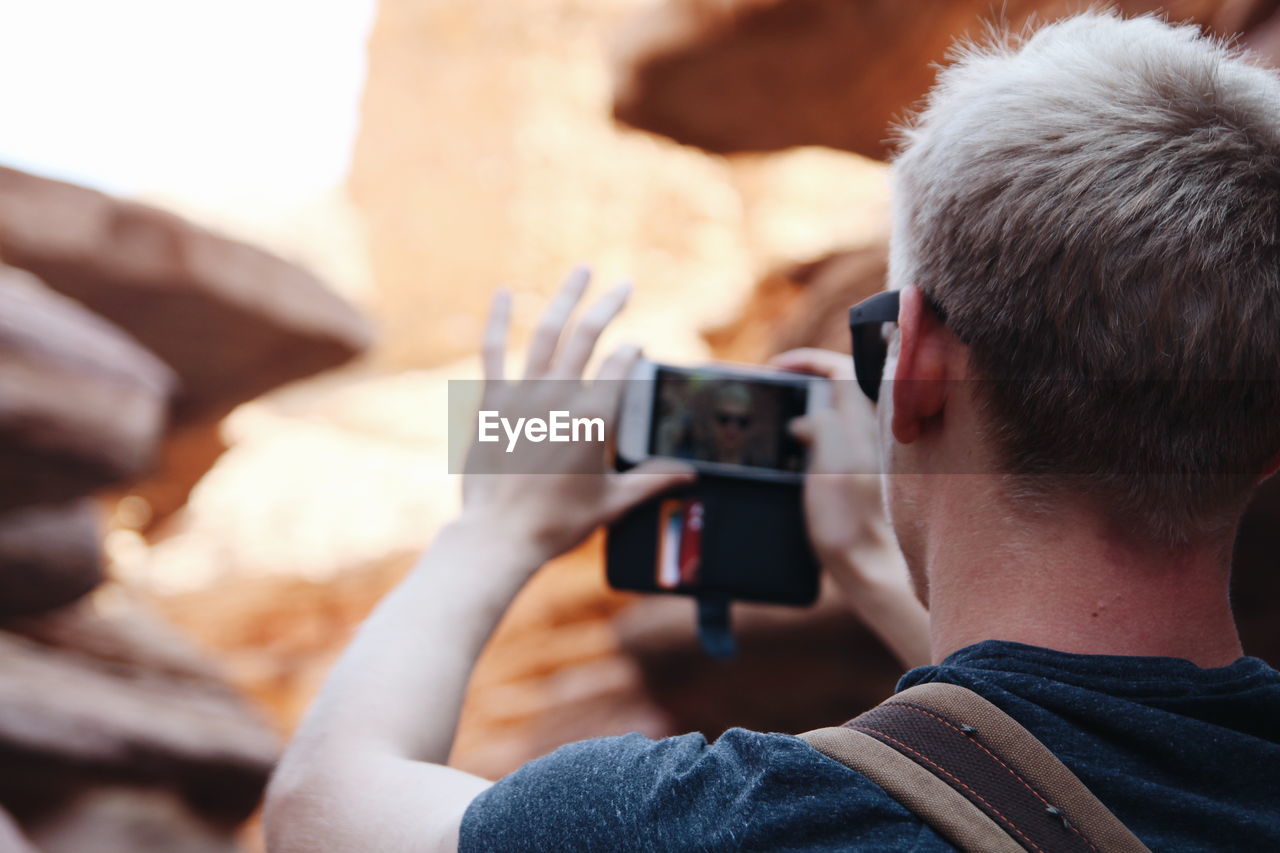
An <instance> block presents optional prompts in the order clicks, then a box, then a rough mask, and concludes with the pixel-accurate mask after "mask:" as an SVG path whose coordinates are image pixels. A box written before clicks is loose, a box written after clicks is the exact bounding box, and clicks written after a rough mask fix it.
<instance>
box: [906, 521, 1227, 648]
mask: <svg viewBox="0 0 1280 853" xmlns="http://www.w3.org/2000/svg"><path fill="white" fill-rule="evenodd" d="M953 497H958V496H953ZM973 497H974V496H970V499H969V500H950V501H946V502H945V505H946V506H947V507H948V509H947V510H946V511H944V512H943V513H942V517H941V518H937V519H935V521H937V522H939V523H938V524H937V525H933V524H931V525H930V528H931V533H930V536H929V542H927V543H924V544H925V548H926V551H927V553H926V554H924V555H922V556H923V557H924V561H925V565H924V569H925V573H926V577H927V580H928V584H929V610H930V641H931V647H932V654H933V659H934V661H939V660H941V659H942V658H944V657H946V656H947V655H949V654H950V653H952V652H954V651H955V650H956V649H959V648H962V647H964V646H967V645H970V644H972V643H976V642H980V641H982V640H990V639H995V640H1011V641H1015V642H1020V643H1027V644H1029V645H1035V646H1043V647H1047V648H1052V649H1058V650H1060V651H1065V652H1075V653H1078V654H1110V655H1152V656H1160V657H1178V658H1186V659H1187V660H1190V661H1192V662H1193V663H1195V664H1197V665H1199V666H1202V667H1212V666H1224V665H1226V664H1229V663H1231V662H1232V661H1234V660H1236V659H1237V658H1239V657H1240V656H1241V654H1242V653H1243V652H1242V650H1241V646H1240V638H1239V635H1238V634H1237V632H1236V627H1235V621H1234V619H1233V618H1232V615H1231V606H1230V601H1229V597H1228V585H1229V580H1230V545H1231V543H1230V541H1229V539H1228V540H1227V541H1219V542H1214V543H1211V544H1207V545H1200V546H1196V547H1190V548H1185V549H1178V550H1173V551H1167V550H1166V551H1163V552H1162V551H1160V550H1159V549H1150V550H1143V549H1139V548H1134V547H1132V546H1129V545H1124V544H1121V543H1120V542H1117V541H1115V540H1114V539H1112V538H1108V537H1107V536H1106V535H1105V534H1103V533H1102V532H1101V531H1100V529H1099V527H1100V526H1099V525H1097V524H1096V523H1092V522H1091V521H1090V519H1089V518H1087V517H1086V515H1085V514H1083V513H1078V514H1059V515H1056V516H1053V517H1051V518H1044V519H1037V520H1034V521H1031V522H1028V521H1027V520H1026V519H1014V518H1012V517H1010V515H1009V514H1008V513H992V512H991V510H992V509H993V506H995V505H998V501H991V500H973V499H972V498H973ZM987 497H990V496H987ZM991 516H997V517H994V518H993V517H991ZM935 530H936V531H937V532H936V534H935V533H933V531H935Z"/></svg>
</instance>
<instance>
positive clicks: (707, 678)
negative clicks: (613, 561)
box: [616, 588, 904, 738]
mask: <svg viewBox="0 0 1280 853" xmlns="http://www.w3.org/2000/svg"><path fill="white" fill-rule="evenodd" d="M832 593H833V590H831V589H830V588H827V589H824V591H823V595H822V596H821V598H820V599H819V602H818V604H817V605H815V606H814V607H813V608H793V607H774V606H768V605H760V604H744V603H740V602H739V603H735V604H734V605H733V606H732V608H733V609H732V621H733V631H734V635H735V637H736V638H737V641H738V655H737V657H735V658H733V659H731V660H716V659H713V658H710V657H708V656H707V655H706V654H705V653H703V651H702V649H701V647H700V645H699V643H698V637H697V628H696V624H697V623H696V615H695V610H694V605H693V602H692V601H691V600H689V599H685V598H682V597H677V596H651V597H647V598H644V599H642V600H640V601H638V602H637V603H636V604H634V605H633V606H632V607H630V608H628V609H627V610H625V611H623V612H622V613H621V614H620V615H619V618H618V620H617V622H616V629H617V632H618V637H619V643H620V645H621V647H622V650H623V652H624V653H625V654H626V655H627V656H628V657H630V658H631V659H632V660H634V661H635V664H636V666H637V667H638V669H639V671H640V674H641V677H642V679H643V683H644V692H645V694H646V695H647V696H648V698H649V701H651V702H653V703H654V704H655V705H657V706H658V707H660V708H661V709H662V710H663V712H664V713H665V714H666V715H667V716H668V718H669V719H670V720H671V724H672V725H673V727H674V730H675V731H679V732H689V731H695V732H702V733H703V734H704V735H706V736H707V737H708V738H714V737H718V736H719V735H720V733H721V732H723V731H724V730H725V729H727V728H729V727H731V726H742V727H743V728H748V729H753V730H755V731H764V732H790V733H795V732H803V731H808V730H809V729H814V728H818V727H820V726H834V725H839V724H840V723H843V722H844V721H845V720H848V719H850V718H852V717H856V716H857V715H858V714H860V713H862V712H863V711H865V710H867V709H868V708H870V707H872V706H873V705H876V704H877V703H879V702H880V701H882V700H883V699H884V698H885V697H886V696H888V695H889V694H890V693H892V692H893V688H894V685H895V684H896V683H897V680H898V678H899V677H901V675H902V673H903V671H904V670H903V668H902V665H901V664H899V663H898V661H897V660H896V659H895V658H894V657H893V655H891V654H890V653H889V651H888V650H886V649H885V647H884V645H883V644H882V643H881V642H880V641H879V640H878V639H877V638H876V637H875V636H874V635H873V634H872V633H871V632H870V631H868V630H867V629H866V628H865V627H863V626H862V624H861V623H860V622H859V621H858V619H857V617H855V616H854V615H853V614H852V613H850V612H849V611H848V609H847V608H845V607H844V606H843V605H841V604H840V603H839V602H838V600H837V599H836V597H835V596H834V595H833V594H832Z"/></svg>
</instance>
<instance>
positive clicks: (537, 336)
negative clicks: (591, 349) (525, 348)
mask: <svg viewBox="0 0 1280 853" xmlns="http://www.w3.org/2000/svg"><path fill="white" fill-rule="evenodd" d="M590 280H591V271H590V270H589V269H587V268H586V267H575V268H574V269H573V270H572V271H571V272H570V273H569V276H568V278H566V279H565V280H564V285H563V286H561V288H560V292H559V293H557V294H556V295H555V297H554V298H553V299H552V300H551V304H550V305H548V306H547V310H546V311H545V312H544V313H543V315H542V319H541V320H539V321H538V327H537V328H536V329H535V330H534V333H533V340H532V341H531V342H530V344H529V358H528V361H526V362H525V368H524V376H525V378H526V379H536V378H538V377H541V376H544V375H545V374H546V373H547V370H548V369H549V368H550V367H551V359H552V357H553V356H554V355H555V352H556V347H557V346H558V345H559V343H560V335H561V333H562V332H563V331H564V327H565V324H566V323H567V322H569V315H570V314H572V313H573V309H574V308H575V307H576V306H577V304H578V302H579V300H581V299H582V294H583V293H584V292H585V291H586V289H587V282H589V281H590Z"/></svg>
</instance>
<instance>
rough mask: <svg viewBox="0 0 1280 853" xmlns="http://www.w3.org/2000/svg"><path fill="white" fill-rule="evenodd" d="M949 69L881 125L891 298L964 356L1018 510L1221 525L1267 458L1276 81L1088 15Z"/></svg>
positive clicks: (1185, 531)
mask: <svg viewBox="0 0 1280 853" xmlns="http://www.w3.org/2000/svg"><path fill="white" fill-rule="evenodd" d="M951 58H952V60H953V61H952V63H951V64H950V65H949V66H948V67H946V68H944V69H943V70H942V71H941V72H940V74H939V78H938V81H937V84H936V85H935V87H934V88H933V90H932V91H931V92H930V94H929V96H928V98H927V100H926V102H925V104H924V106H923V107H922V109H921V110H920V112H919V113H918V114H917V115H916V116H915V117H914V118H913V119H910V120H909V121H908V123H906V124H905V125H904V126H903V127H902V128H900V129H899V141H900V147H899V151H898V153H897V155H896V157H895V158H894V163H893V169H894V178H893V180H894V184H895V193H894V199H893V202H892V205H893V218H894V229H893V235H892V238H891V249H890V267H889V282H890V286H891V287H901V286H903V285H905V284H916V285H918V286H919V287H920V288H921V289H922V290H923V291H924V293H925V294H926V296H927V297H928V298H929V300H930V301H931V302H932V303H933V304H934V305H935V306H937V308H938V310H939V312H940V313H941V314H942V315H943V316H944V317H945V320H946V324H947V326H948V328H950V329H951V330H952V331H953V332H954V333H955V334H956V336H957V337H958V338H959V339H960V340H962V341H963V342H964V343H966V344H967V345H968V348H969V356H970V363H971V366H972V368H973V372H974V373H975V374H976V375H977V376H978V377H980V380H981V381H980V382H979V385H980V386H981V390H980V393H979V394H978V395H977V398H978V400H979V402H980V404H981V406H980V411H981V413H982V416H981V421H982V425H983V431H984V436H986V438H988V439H989V440H990V443H991V447H992V448H993V449H994V450H995V452H996V458H997V460H998V464H999V465H1000V470H1001V472H1002V473H1003V474H1005V475H1006V476H1007V477H1009V478H1010V481H1011V482H1012V483H1013V484H1014V486H1015V488H1014V490H1013V493H1014V494H1017V495H1020V496H1022V498H1023V499H1024V501H1023V502H1024V503H1026V504H1027V505H1029V506H1033V507H1034V505H1036V503H1037V501H1036V500H1035V499H1036V498H1048V499H1050V500H1049V501H1048V502H1047V503H1049V504H1051V503H1052V502H1053V500H1056V498H1057V497H1060V496H1062V495H1076V496H1079V495H1084V496H1085V497H1087V498H1089V499H1090V500H1092V501H1093V502H1094V504H1096V505H1097V507H1098V508H1099V509H1101V510H1102V511H1103V514H1104V516H1106V517H1109V518H1111V519H1112V520H1113V521H1114V522H1115V523H1116V526H1117V529H1121V530H1125V531H1129V532H1130V533H1131V535H1132V536H1134V537H1141V538H1143V539H1144V540H1147V541H1151V542H1155V543H1159V544H1164V545H1170V546H1176V545H1180V544H1185V543H1187V542H1190V541H1193V540H1195V539H1197V538H1199V537H1202V536H1206V535H1212V534H1215V533H1222V532H1226V531H1229V530H1230V529H1231V527H1232V526H1233V525H1234V524H1235V523H1236V521H1237V520H1238V517H1239V514H1240V513H1241V512H1242V511H1243V507H1244V504H1245V502H1246V501H1247V500H1248V497H1249V495H1250V494H1251V493H1252V491H1253V489H1254V487H1255V486H1256V484H1257V482H1258V480H1259V477H1260V476H1261V474H1262V472H1263V470H1264V468H1265V466H1266V465H1267V462H1268V460H1269V459H1271V458H1272V457H1273V456H1274V454H1276V452H1277V451H1278V450H1280V395H1278V394H1277V393H1276V392H1277V387H1278V386H1277V384H1276V383H1277V381H1280V78H1278V77H1277V75H1276V73H1275V72H1273V71H1271V70H1268V69H1266V68H1263V67H1261V66H1260V65H1257V64H1254V61H1253V60H1252V59H1251V58H1250V57H1249V56H1248V55H1247V54H1245V53H1243V52H1242V51H1240V50H1237V49H1235V48H1233V47H1231V46H1230V45H1228V44H1226V43H1224V42H1221V41H1218V40H1215V39H1212V38H1209V37H1206V36H1204V35H1203V34H1201V32H1200V31H1199V30H1198V29H1196V28H1195V27H1193V26H1173V25H1170V24H1168V23H1166V22H1165V21H1163V20H1161V19H1158V18H1156V17H1152V16H1143V17H1137V18H1131V19H1125V18H1122V17H1119V16H1118V15H1115V14H1112V13H1106V12H1090V13H1086V14H1083V15H1078V16H1075V17H1071V18H1067V19H1064V20H1061V21H1058V22H1055V23H1051V24H1049V25H1046V26H1044V27H1042V28H1040V29H1039V30H1036V31H1033V32H1028V33H1023V34H1020V35H1016V36H1015V35H1010V34H1001V35H994V36H992V37H991V38H989V40H988V41H987V43H984V44H982V45H977V44H966V45H963V46H961V47H959V48H957V49H955V50H954V51H953V54H952V57H951ZM1039 503H1040V505H1041V506H1044V505H1046V502H1045V501H1040V502H1039Z"/></svg>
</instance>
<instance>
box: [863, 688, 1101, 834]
mask: <svg viewBox="0 0 1280 853" xmlns="http://www.w3.org/2000/svg"><path fill="white" fill-rule="evenodd" d="M884 704H886V705H893V706H895V707H898V708H909V709H911V710H912V711H918V712H920V713H921V714H925V715H927V716H930V717H932V718H933V719H935V720H937V721H938V722H940V723H942V724H943V725H945V726H946V727H947V728H949V729H952V730H953V731H955V732H956V733H957V734H960V735H962V736H964V737H965V738H967V739H968V740H971V741H973V743H975V744H976V745H977V746H978V748H979V749H981V750H982V751H983V752H985V753H986V754H987V755H989V756H991V758H993V759H994V760H995V762H996V763H997V764H999V765H1000V766H1001V767H1003V768H1004V769H1005V770H1007V771H1008V772H1009V774H1010V775H1011V776H1013V778H1015V779H1017V780H1018V781H1019V782H1021V783H1022V787H1024V788H1026V789H1027V790H1028V791H1030V792H1031V793H1032V795H1033V796H1035V798H1036V799H1037V800H1039V801H1040V802H1041V803H1043V804H1044V805H1045V806H1046V807H1047V808H1052V807H1053V804H1052V803H1050V802H1049V801H1048V800H1046V799H1045V798H1044V797H1043V796H1041V794H1040V792H1039V791H1037V790H1036V789H1035V788H1033V787H1032V786H1031V784H1030V783H1029V782H1027V780H1026V779H1023V778H1022V777H1021V776H1019V775H1018V771H1016V770H1014V769H1013V768H1012V767H1010V766H1009V765H1008V764H1005V763H1004V761H1002V760H1001V758H1000V756H998V755H996V754H995V753H994V752H992V751H991V750H989V749H987V747H986V744H984V743H983V742H982V741H980V740H978V739H977V738H974V737H971V736H969V735H967V734H965V733H964V732H963V731H961V730H960V729H959V728H958V727H957V726H956V724H955V723H953V722H951V721H950V720H948V719H946V718H945V717H940V716H938V715H937V714H935V713H933V712H932V711H930V710H929V709H928V708H923V707H921V706H919V705H914V704H912V703H910V702H886V703H884ZM1068 827H1069V828H1070V829H1071V831H1072V832H1074V833H1075V834H1076V835H1077V836H1079V837H1080V840H1081V841H1083V842H1084V843H1085V844H1087V845H1088V846H1089V849H1090V850H1092V851H1094V853H1098V848H1097V847H1095V846H1094V845H1093V842H1092V841H1090V840H1089V839H1088V838H1086V837H1085V835H1084V833H1082V832H1081V831H1080V830H1078V829H1076V825H1075V824H1074V823H1069V824H1068Z"/></svg>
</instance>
